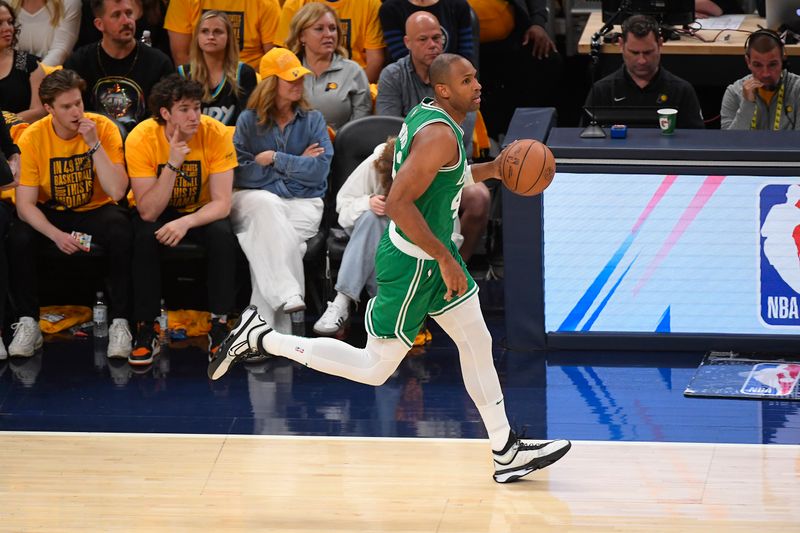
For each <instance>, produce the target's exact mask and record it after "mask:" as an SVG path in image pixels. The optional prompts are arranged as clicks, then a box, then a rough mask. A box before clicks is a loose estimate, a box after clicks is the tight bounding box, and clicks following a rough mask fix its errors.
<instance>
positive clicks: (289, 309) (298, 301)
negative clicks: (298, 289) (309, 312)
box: [283, 294, 306, 315]
mask: <svg viewBox="0 0 800 533" xmlns="http://www.w3.org/2000/svg"><path fill="white" fill-rule="evenodd" d="M305 310H306V303H305V302H304V301H303V297H302V296H300V295H299V294H295V295H294V296H292V297H290V298H289V299H288V300H286V303H285V304H283V312H284V313H286V314H287V315H288V314H289V313H296V312H298V311H305Z"/></svg>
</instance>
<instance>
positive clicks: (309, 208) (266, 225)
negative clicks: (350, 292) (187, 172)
mask: <svg viewBox="0 0 800 533" xmlns="http://www.w3.org/2000/svg"><path fill="white" fill-rule="evenodd" d="M310 73H311V72H310V71H309V70H308V69H307V68H305V67H303V66H302V65H301V64H300V61H299V60H298V59H297V56H295V55H294V54H293V53H292V52H290V51H289V50H287V49H285V48H273V49H272V50H270V51H269V52H267V53H266V55H265V56H264V58H263V59H262V60H261V76H262V78H263V80H262V81H261V83H259V84H258V86H257V87H256V88H255V90H254V91H253V94H252V95H251V96H250V100H249V101H248V102H247V109H245V110H244V111H243V112H242V114H241V115H239V120H237V121H236V132H235V134H234V136H233V144H234V146H235V147H236V155H237V157H238V160H239V166H238V167H237V168H236V170H235V171H234V187H235V188H236V189H237V190H236V191H235V192H234V193H233V204H232V207H231V219H232V221H233V225H234V231H235V232H236V235H237V237H238V239H239V244H240V245H241V247H242V250H243V251H244V253H245V255H246V256H247V259H248V261H249V263H250V278H251V282H252V287H253V292H252V295H251V300H250V303H251V304H254V305H258V308H259V309H260V310H261V312H262V313H264V314H266V316H269V317H270V319H272V320H273V323H274V325H275V326H274V327H275V329H277V330H278V331H284V332H288V331H290V330H291V323H290V319H289V315H290V314H291V313H293V312H297V311H302V310H304V309H305V307H306V305H305V300H304V296H305V280H304V272H303V255H304V254H305V251H306V244H305V243H306V241H307V240H308V239H310V238H311V237H313V236H314V235H316V233H317V231H318V230H319V224H320V222H321V221H322V209H323V196H324V195H325V191H326V189H327V185H328V183H327V176H328V172H329V170H330V164H331V158H332V157H333V146H332V145H331V140H330V137H329V136H328V129H327V126H326V124H325V119H324V117H323V116H322V113H320V112H319V111H316V110H312V109H311V108H310V107H309V105H308V103H307V101H306V99H305V98H304V90H303V79H304V78H305V77H306V75H307V74H310ZM278 310H282V311H283V312H279V313H276V311H278Z"/></svg>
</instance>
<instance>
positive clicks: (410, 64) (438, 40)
mask: <svg viewBox="0 0 800 533" xmlns="http://www.w3.org/2000/svg"><path fill="white" fill-rule="evenodd" d="M443 35H444V34H443V33H442V27H441V26H440V25H439V21H438V20H437V19H436V17H435V16H433V15H432V14H430V13H428V12H426V11H417V12H416V13H413V14H412V15H411V16H410V17H408V19H407V20H406V35H405V37H404V38H403V42H404V43H405V45H406V48H408V52H409V53H408V55H407V56H405V57H402V58H400V59H398V60H397V61H396V62H395V63H392V64H391V65H388V66H386V68H384V69H383V71H382V72H381V76H380V80H379V81H378V98H377V99H376V100H375V113H376V114H378V115H392V116H395V117H405V116H406V115H408V113H409V112H410V111H411V110H412V109H413V108H414V107H415V106H416V105H417V104H419V103H420V102H421V101H422V100H423V99H424V98H431V97H433V94H434V91H433V86H432V85H431V81H430V72H429V71H430V68H431V63H433V61H434V59H436V58H437V57H438V56H439V55H440V54H441V53H442V51H443V45H444V40H443ZM475 118H476V114H475V111H469V112H467V113H466V114H465V118H464V120H463V122H460V125H461V127H462V129H463V130H464V147H465V151H466V152H467V158H471V156H472V131H473V129H474V128H475ZM490 203H491V195H490V194H489V189H487V188H486V185H484V184H482V183H480V184H475V185H471V186H469V187H467V188H465V189H464V194H463V196H462V203H461V211H460V212H459V222H460V223H461V229H460V231H459V233H460V234H461V236H463V238H464V241H463V243H462V244H461V248H460V251H461V257H463V258H464V260H465V261H469V259H470V258H471V257H472V254H473V253H474V252H475V247H476V246H477V245H478V243H479V242H480V239H481V237H482V236H483V232H484V231H485V230H486V223H487V221H488V220H489V204H490Z"/></svg>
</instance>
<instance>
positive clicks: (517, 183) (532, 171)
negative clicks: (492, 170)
mask: <svg viewBox="0 0 800 533" xmlns="http://www.w3.org/2000/svg"><path fill="white" fill-rule="evenodd" d="M500 157H501V159H500V178H501V179H502V180H503V184H504V185H505V186H506V187H508V189H509V190H511V191H512V192H515V193H517V194H519V195H522V196H536V195H537V194H541V193H542V191H544V190H545V189H546V188H547V186H548V185H550V183H552V181H553V176H554V175H555V173H556V159H555V157H553V152H551V151H550V148H548V147H547V146H545V145H544V144H542V143H540V142H539V141H534V140H533V139H520V140H518V141H515V142H513V143H512V144H511V145H510V146H509V147H508V148H506V149H505V150H504V151H503V153H502V154H501V156H500Z"/></svg>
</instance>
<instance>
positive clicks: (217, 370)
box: [208, 305, 272, 379]
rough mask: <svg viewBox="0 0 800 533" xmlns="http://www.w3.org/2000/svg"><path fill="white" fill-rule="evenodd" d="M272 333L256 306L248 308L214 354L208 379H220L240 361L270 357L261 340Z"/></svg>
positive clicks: (209, 367) (209, 366) (209, 365)
mask: <svg viewBox="0 0 800 533" xmlns="http://www.w3.org/2000/svg"><path fill="white" fill-rule="evenodd" d="M270 331H272V328H271V327H270V326H269V324H267V323H266V321H265V320H264V319H263V318H261V315H259V314H258V309H256V306H255V305H250V306H248V307H247V308H246V309H245V310H244V311H242V316H241V317H239V323H238V324H237V325H236V327H234V328H233V329H232V330H231V332H230V333H229V334H228V336H227V337H225V340H224V341H222V344H220V345H219V349H218V350H217V352H216V353H215V354H214V359H212V360H211V362H210V363H209V364H208V377H209V378H210V379H219V378H221V377H222V376H224V375H225V372H227V371H228V368H230V366H231V365H232V364H234V363H236V362H238V361H242V360H244V359H248V358H250V357H253V356H260V355H268V354H267V353H265V352H264V351H263V350H262V349H261V348H260V347H261V339H262V338H263V337H264V335H266V334H267V333H269V332H270Z"/></svg>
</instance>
